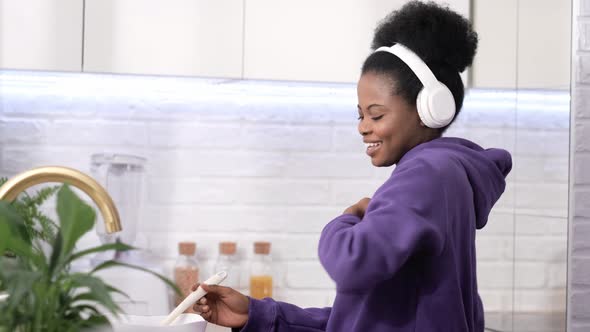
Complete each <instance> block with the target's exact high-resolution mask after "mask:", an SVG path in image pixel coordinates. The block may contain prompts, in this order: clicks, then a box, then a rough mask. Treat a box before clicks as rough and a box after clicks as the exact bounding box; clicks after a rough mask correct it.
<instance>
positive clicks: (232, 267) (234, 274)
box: [215, 242, 240, 288]
mask: <svg viewBox="0 0 590 332" xmlns="http://www.w3.org/2000/svg"><path fill="white" fill-rule="evenodd" d="M236 252H237V245H236V243H235V242H220V243H219V255H218V256H217V261H216V262H215V272H216V273H217V272H221V271H225V272H227V278H226V279H225V281H224V282H223V284H224V286H227V287H231V288H239V286H240V285H239V280H240V279H239V277H240V273H239V271H238V270H239V266H238V260H237V257H236V256H237V255H236Z"/></svg>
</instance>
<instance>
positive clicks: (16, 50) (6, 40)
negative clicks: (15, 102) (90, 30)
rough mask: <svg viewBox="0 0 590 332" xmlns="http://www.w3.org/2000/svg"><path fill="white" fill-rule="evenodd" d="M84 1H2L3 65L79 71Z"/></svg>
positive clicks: (0, 50) (0, 36) (0, 43)
mask: <svg viewBox="0 0 590 332" xmlns="http://www.w3.org/2000/svg"><path fill="white" fill-rule="evenodd" d="M82 22H83V2H82V0H42V1H40V0H0V68H2V69H31V70H50V71H80V70H81V67H82V30H83V29H82Z"/></svg>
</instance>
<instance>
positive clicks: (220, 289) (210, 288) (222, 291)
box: [201, 284, 228, 295]
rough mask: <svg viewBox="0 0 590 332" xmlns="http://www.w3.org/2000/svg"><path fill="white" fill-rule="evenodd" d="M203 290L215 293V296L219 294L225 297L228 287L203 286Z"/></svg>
mask: <svg viewBox="0 0 590 332" xmlns="http://www.w3.org/2000/svg"><path fill="white" fill-rule="evenodd" d="M201 288H203V290H204V291H205V292H207V293H214V294H219V295H224V294H227V290H228V288H227V287H223V286H218V285H207V284H201Z"/></svg>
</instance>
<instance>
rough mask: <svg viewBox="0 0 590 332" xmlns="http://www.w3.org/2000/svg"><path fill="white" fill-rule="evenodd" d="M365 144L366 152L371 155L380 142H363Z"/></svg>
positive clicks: (375, 151) (379, 145) (374, 152)
mask: <svg viewBox="0 0 590 332" xmlns="http://www.w3.org/2000/svg"><path fill="white" fill-rule="evenodd" d="M365 146H366V147H367V154H368V155H369V156H370V157H373V156H374V155H375V154H376V153H377V150H379V148H380V147H381V142H365Z"/></svg>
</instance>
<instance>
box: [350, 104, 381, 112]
mask: <svg viewBox="0 0 590 332" xmlns="http://www.w3.org/2000/svg"><path fill="white" fill-rule="evenodd" d="M373 106H385V105H381V104H371V105H369V107H367V109H368V110H369V111H370V110H371V107H373ZM356 107H357V108H358V109H359V110H360V109H361V105H358V104H357V105H356Z"/></svg>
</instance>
